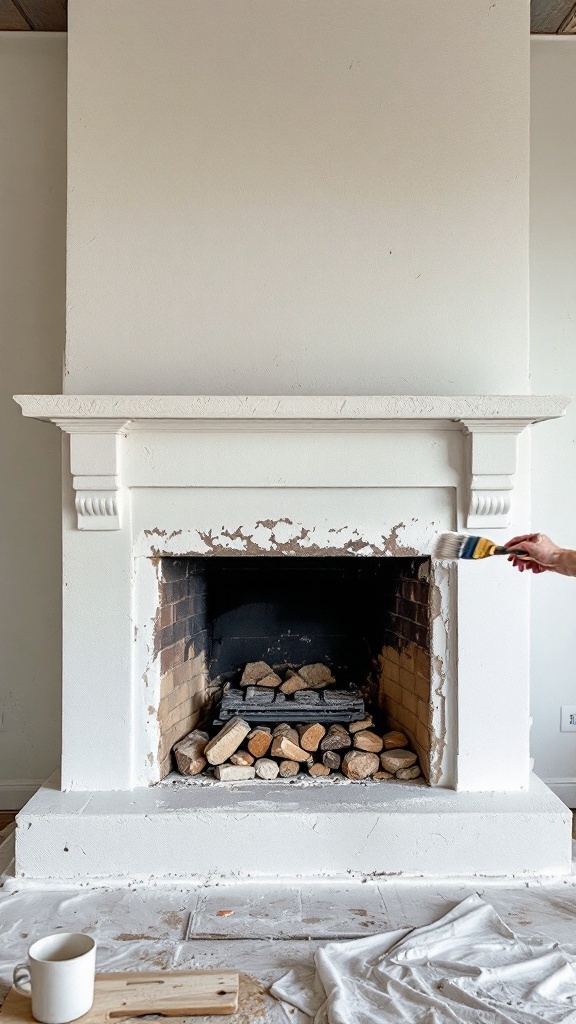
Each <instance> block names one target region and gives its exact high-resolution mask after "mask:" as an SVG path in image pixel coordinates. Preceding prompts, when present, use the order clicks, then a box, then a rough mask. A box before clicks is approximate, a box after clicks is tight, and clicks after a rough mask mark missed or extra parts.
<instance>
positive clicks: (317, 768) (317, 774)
mask: <svg viewBox="0 0 576 1024" xmlns="http://www.w3.org/2000/svg"><path fill="white" fill-rule="evenodd" d="M308 771H309V773H310V775H312V777H313V778H315V779H319V778H322V776H324V775H330V769H329V768H327V767H326V765H325V764H318V762H315V763H314V764H311V765H310V767H309V768H308Z"/></svg>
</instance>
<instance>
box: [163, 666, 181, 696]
mask: <svg viewBox="0 0 576 1024" xmlns="http://www.w3.org/2000/svg"><path fill="white" fill-rule="evenodd" d="M176 685H177V684H176V683H175V680H174V670H173V669H171V670H170V672H165V673H164V675H163V676H162V677H161V679H160V700H161V701H162V700H163V698H164V697H167V696H168V694H169V693H172V690H173V689H174V687H175V686H176Z"/></svg>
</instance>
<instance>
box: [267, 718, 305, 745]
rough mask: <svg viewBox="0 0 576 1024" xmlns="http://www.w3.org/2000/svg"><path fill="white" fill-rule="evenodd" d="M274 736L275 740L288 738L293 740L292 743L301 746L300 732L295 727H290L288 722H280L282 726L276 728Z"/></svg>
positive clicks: (273, 732) (273, 731)
mask: <svg viewBox="0 0 576 1024" xmlns="http://www.w3.org/2000/svg"><path fill="white" fill-rule="evenodd" d="M272 736H273V737H274V738H276V736H287V737H288V739H289V740H291V741H292V743H295V744H296V746H297V747H299V746H300V737H299V735H298V731H297V729H295V728H294V726H293V725H288V722H280V725H277V726H276V728H275V729H273V730H272Z"/></svg>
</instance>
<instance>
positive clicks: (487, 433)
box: [461, 419, 526, 530]
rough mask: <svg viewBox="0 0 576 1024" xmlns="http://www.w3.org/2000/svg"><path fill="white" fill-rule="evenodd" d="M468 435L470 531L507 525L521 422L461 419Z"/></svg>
mask: <svg viewBox="0 0 576 1024" xmlns="http://www.w3.org/2000/svg"><path fill="white" fill-rule="evenodd" d="M461 422H462V425H463V427H464V428H465V430H466V431H467V433H468V456H469V481H470V497H469V503H468V515H467V518H466V527H467V529H469V530H485V529H491V530H493V529H499V528H505V527H507V526H510V523H511V519H512V514H511V513H512V498H513V493H514V487H515V482H516V468H517V462H518V435H519V434H520V433H521V432H522V430H524V428H525V427H526V422H525V421H524V420H514V419H510V420H492V419H490V420H462V421H461Z"/></svg>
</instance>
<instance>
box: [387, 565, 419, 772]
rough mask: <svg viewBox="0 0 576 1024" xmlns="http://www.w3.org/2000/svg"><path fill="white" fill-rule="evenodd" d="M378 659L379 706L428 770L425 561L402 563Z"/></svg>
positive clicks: (393, 727)
mask: <svg viewBox="0 0 576 1024" xmlns="http://www.w3.org/2000/svg"><path fill="white" fill-rule="evenodd" d="M403 562H404V564H403V567H402V571H401V574H400V576H399V578H398V581H397V584H396V593H395V595H394V600H393V606H392V611H391V613H390V621H389V628H388V631H387V637H386V639H387V643H386V645H385V647H384V648H383V650H382V654H381V656H380V659H379V703H380V705H381V707H382V708H383V710H384V711H385V713H386V716H387V721H388V726H389V728H391V729H401V730H402V731H403V732H405V733H406V735H407V736H408V737H409V739H410V741H411V743H412V744H413V747H414V750H415V751H416V752H417V754H418V757H419V759H420V764H421V767H422V771H423V773H424V774H425V775H426V777H427V778H428V777H429V771H430V732H431V722H430V716H431V706H430V646H429V633H430V630H429V590H430V584H429V573H430V562H429V561H428V560H427V559H425V560H423V559H404V560H403Z"/></svg>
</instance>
